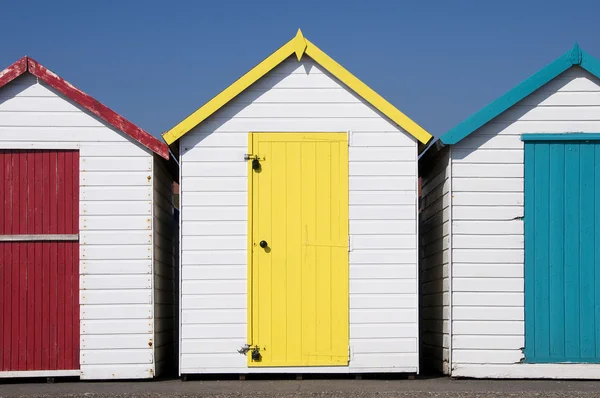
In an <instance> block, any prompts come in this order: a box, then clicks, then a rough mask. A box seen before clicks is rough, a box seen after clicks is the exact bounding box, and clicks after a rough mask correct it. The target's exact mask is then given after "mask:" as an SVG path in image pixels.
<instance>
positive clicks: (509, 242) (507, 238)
mask: <svg viewBox="0 0 600 398" xmlns="http://www.w3.org/2000/svg"><path fill="white" fill-rule="evenodd" d="M455 208H456V207H455ZM453 241H454V244H453V247H454V248H456V249H469V248H473V249H490V248H494V247H498V246H501V247H503V248H506V249H523V245H524V242H525V239H524V238H523V237H522V236H518V235H455V236H454V239H453Z"/></svg>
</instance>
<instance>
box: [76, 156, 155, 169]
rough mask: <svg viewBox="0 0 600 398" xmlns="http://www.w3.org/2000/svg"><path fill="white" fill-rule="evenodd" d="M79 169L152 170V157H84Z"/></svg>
mask: <svg viewBox="0 0 600 398" xmlns="http://www.w3.org/2000/svg"><path fill="white" fill-rule="evenodd" d="M80 170H81V171H120V170H129V171H152V158H151V157H149V156H146V157H131V158H127V157H122V156H121V157H113V156H111V157H91V158H88V157H84V158H83V159H81V161H80Z"/></svg>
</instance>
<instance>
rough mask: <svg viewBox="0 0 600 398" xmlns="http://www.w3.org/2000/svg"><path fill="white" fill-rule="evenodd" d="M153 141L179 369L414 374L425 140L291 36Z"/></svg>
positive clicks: (370, 92) (388, 106) (360, 84)
mask: <svg viewBox="0 0 600 398" xmlns="http://www.w3.org/2000/svg"><path fill="white" fill-rule="evenodd" d="M163 138H164V139H165V140H166V142H167V143H168V144H170V145H171V148H172V151H174V152H175V153H177V154H178V157H179V162H180V165H181V176H182V178H181V185H180V188H181V189H180V200H181V202H180V204H181V253H180V254H181V324H180V330H181V338H180V345H181V346H180V373H181V374H182V375H187V374H197V373H233V374H246V373H267V372H268V373H298V374H302V373H309V372H312V373H364V372H409V373H416V372H417V371H418V342H417V338H418V315H417V287H418V285H417V221H416V220H417V153H418V151H419V148H421V147H422V145H423V144H426V143H427V142H428V141H429V139H430V138H431V136H430V135H429V133H427V132H426V131H425V130H423V128H421V127H420V126H418V125H417V124H416V123H415V122H413V121H412V120H411V119H409V118H408V117H406V116H405V115H404V114H403V113H401V112H400V111H399V110H398V109H396V108H395V107H394V106H393V105H391V104H390V103H389V102H387V101H386V100H385V99H383V98H382V97H381V96H380V95H378V94H377V93H375V92H374V91H373V90H372V89H370V88H369V87H368V86H366V85H365V84H364V83H363V82H361V81H360V80H358V79H357V78H356V77H355V76H353V75H352V74H351V73H350V72H348V71H347V70H346V69H344V68H343V67H342V66H341V65H340V64H338V63H337V62H335V61H334V60H333V59H331V58H330V57H329V56H328V55H326V54H325V53H324V52H323V51H322V50H320V49H319V48H318V47H317V46H316V45H315V44H313V43H312V42H310V41H309V40H307V39H305V37H304V36H303V35H302V32H300V31H298V33H297V35H296V36H295V37H294V38H293V39H292V40H290V41H289V42H287V43H286V44H284V45H283V46H282V47H281V48H279V49H278V50H277V51H275V52H274V53H273V54H271V55H270V56H268V57H267V58H266V59H265V60H264V61H262V62H260V63H259V64H258V65H257V66H256V67H254V68H253V69H251V70H250V71H249V72H248V73H246V74H245V75H243V76H242V77H241V78H240V79H238V80H237V81H235V82H234V83H233V84H232V85H231V86H229V87H227V88H226V89H225V90H224V91H222V92H221V93H220V94H218V95H217V96H215V97H214V98H213V99H211V100H210V101H209V102H207V103H206V104H205V105H204V106H202V107H201V108H199V109H198V110H197V111H195V112H194V113H192V114H191V115H190V116H189V117H187V118H186V119H185V120H183V121H182V122H181V123H179V124H178V125H176V126H175V127H173V129H171V130H170V131H168V132H166V133H165V134H164V135H163Z"/></svg>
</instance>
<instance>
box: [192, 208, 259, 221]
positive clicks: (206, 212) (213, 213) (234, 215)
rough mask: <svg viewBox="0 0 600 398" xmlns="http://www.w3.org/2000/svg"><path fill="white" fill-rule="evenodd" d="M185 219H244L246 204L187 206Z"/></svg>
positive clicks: (246, 216)
mask: <svg viewBox="0 0 600 398" xmlns="http://www.w3.org/2000/svg"><path fill="white" fill-rule="evenodd" d="M185 217H186V220H191V221H221V220H223V221H246V220H247V219H248V209H247V208H246V206H198V207H196V206H194V207H192V206H188V207H186V209H185Z"/></svg>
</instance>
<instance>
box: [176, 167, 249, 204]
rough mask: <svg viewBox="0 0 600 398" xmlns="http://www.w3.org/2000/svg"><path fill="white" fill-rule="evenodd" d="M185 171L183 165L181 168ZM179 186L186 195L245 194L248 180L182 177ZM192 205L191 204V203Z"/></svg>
mask: <svg viewBox="0 0 600 398" xmlns="http://www.w3.org/2000/svg"><path fill="white" fill-rule="evenodd" d="M182 170H185V165H184V166H183V167H182ZM181 186H185V187H186V190H185V192H186V193H190V192H244V193H245V192H246V191H247V189H248V180H247V179H246V177H220V178H219V177H215V178H207V177H187V175H186V174H184V175H183V177H182V180H181ZM192 203H193V202H192Z"/></svg>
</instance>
